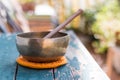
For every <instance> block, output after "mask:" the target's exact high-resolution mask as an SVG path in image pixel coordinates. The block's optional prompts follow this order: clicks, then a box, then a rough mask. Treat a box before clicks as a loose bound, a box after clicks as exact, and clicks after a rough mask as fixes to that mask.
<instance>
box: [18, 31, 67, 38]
mask: <svg viewBox="0 0 120 80" xmlns="http://www.w3.org/2000/svg"><path fill="white" fill-rule="evenodd" d="M48 33H49V32H28V33H21V34H18V35H17V36H18V37H23V38H32V39H35V38H44V37H45V36H46V35H47V34H48ZM64 36H67V34H66V33H63V32H57V33H56V34H55V35H53V36H52V37H51V38H58V37H64Z"/></svg>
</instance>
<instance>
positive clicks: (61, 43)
mask: <svg viewBox="0 0 120 80" xmlns="http://www.w3.org/2000/svg"><path fill="white" fill-rule="evenodd" d="M48 33H49V31H48V32H28V33H20V34H17V36H16V46H17V50H18V51H19V53H20V55H22V57H23V58H25V59H26V60H28V61H33V62H50V61H56V60H58V59H60V58H61V57H63V56H64V55H65V53H66V49H67V46H68V44H69V35H68V34H67V33H64V32H57V33H56V34H55V35H54V36H53V37H51V38H45V39H44V38H43V37H44V36H45V35H47V34H48Z"/></svg>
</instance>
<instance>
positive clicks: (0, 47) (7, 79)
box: [0, 34, 18, 80]
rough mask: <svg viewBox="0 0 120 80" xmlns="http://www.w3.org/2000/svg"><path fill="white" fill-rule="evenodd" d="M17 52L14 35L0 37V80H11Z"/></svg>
mask: <svg viewBox="0 0 120 80" xmlns="http://www.w3.org/2000/svg"><path fill="white" fill-rule="evenodd" d="M17 56H18V52H17V50H16V46H15V35H9V34H8V35H0V80H13V79H14V74H15V68H16V57H17Z"/></svg>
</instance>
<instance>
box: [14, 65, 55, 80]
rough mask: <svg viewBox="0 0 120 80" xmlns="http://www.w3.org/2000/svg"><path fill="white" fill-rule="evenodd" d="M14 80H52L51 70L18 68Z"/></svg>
mask: <svg viewBox="0 0 120 80" xmlns="http://www.w3.org/2000/svg"><path fill="white" fill-rule="evenodd" d="M16 80H54V79H53V70H52V69H42V70H39V69H30V68H25V67H22V66H18V73H17V77H16Z"/></svg>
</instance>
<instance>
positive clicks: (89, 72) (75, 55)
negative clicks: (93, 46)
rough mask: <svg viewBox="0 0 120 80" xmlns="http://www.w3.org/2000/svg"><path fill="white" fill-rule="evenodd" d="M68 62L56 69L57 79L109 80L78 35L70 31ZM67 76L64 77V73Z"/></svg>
mask: <svg viewBox="0 0 120 80" xmlns="http://www.w3.org/2000/svg"><path fill="white" fill-rule="evenodd" d="M68 33H69V34H70V36H71V40H70V44H69V47H68V50H67V53H66V57H67V59H68V64H67V65H65V66H62V67H61V68H57V69H55V79H56V80H109V78H108V77H107V75H106V74H105V73H104V72H103V71H102V70H101V68H100V67H99V66H98V64H97V63H96V62H95V60H94V59H93V58H92V56H91V55H90V53H89V52H88V51H87V50H86V48H85V47H84V46H83V44H82V43H81V42H80V41H79V39H78V38H77V37H76V35H75V34H74V33H73V32H71V31H69V32H68ZM63 74H64V75H65V77H64V75H63Z"/></svg>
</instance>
